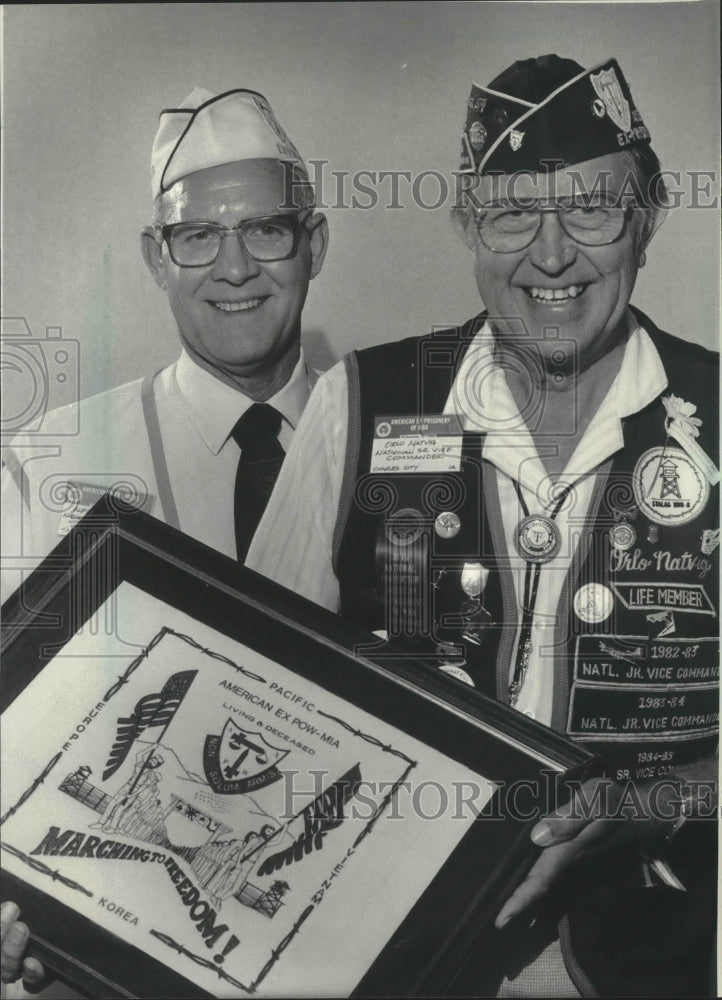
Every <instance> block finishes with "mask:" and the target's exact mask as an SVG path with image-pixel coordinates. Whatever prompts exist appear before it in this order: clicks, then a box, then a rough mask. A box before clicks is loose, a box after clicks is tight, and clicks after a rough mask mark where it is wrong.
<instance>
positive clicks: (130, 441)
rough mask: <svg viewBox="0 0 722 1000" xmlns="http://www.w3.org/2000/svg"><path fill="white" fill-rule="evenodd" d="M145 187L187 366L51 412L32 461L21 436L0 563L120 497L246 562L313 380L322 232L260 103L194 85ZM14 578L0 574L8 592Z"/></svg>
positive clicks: (290, 150) (152, 238)
mask: <svg viewBox="0 0 722 1000" xmlns="http://www.w3.org/2000/svg"><path fill="white" fill-rule="evenodd" d="M151 181H152V193H153V199H154V221H153V225H150V226H148V227H146V229H145V230H144V231H143V235H142V250H143V257H144V259H145V262H146V263H147V265H148V267H149V268H150V270H151V272H152V274H153V277H154V278H155V280H156V282H157V283H158V285H159V286H160V287H161V288H162V289H164V290H165V291H166V293H167V295H168V301H169V303H170V306H171V309H172V311H173V315H174V317H175V320H176V323H177V326H178V332H179V335H180V339H181V345H182V351H181V355H180V357H179V359H178V361H177V362H176V363H175V364H173V365H171V366H170V367H168V368H166V369H164V370H163V371H161V372H159V373H157V375H155V376H150V377H148V378H146V379H140V380H138V381H136V382H131V383H128V384H126V385H123V386H120V387H118V388H115V389H112V390H110V391H109V392H105V393H102V394H100V395H98V396H94V397H92V398H91V399H87V400H83V401H82V402H81V403H80V404H78V405H73V406H71V407H65V408H63V409H61V410H57V411H55V412H53V413H51V414H49V415H47V417H46V418H45V421H44V423H43V428H42V430H43V436H44V437H45V436H47V437H48V438H49V439H51V440H52V439H53V438H54V437H56V436H57V441H58V442H59V444H60V445H61V448H59V449H58V448H49V449H45V450H44V452H43V453H42V454H41V453H40V451H39V450H38V448H37V446H36V445H37V441H36V440H35V439H31V438H27V439H26V438H24V437H22V436H20V437H18V438H17V439H16V440H15V441H14V442H13V446H12V447H11V448H10V449H9V450H8V451H7V452H6V453H4V462H5V468H4V470H3V506H4V518H3V524H4V530H5V531H7V533H8V539H9V544H8V547H7V548H6V549H5V552H6V553H9V552H16V551H17V540H18V539H22V553H23V559H24V564H25V565H30V564H32V563H33V562H37V561H39V559H41V558H42V557H43V556H45V555H46V554H47V553H48V552H49V551H50V550H51V549H52V548H53V547H54V546H55V545H56V544H57V542H58V539H59V536H60V535H62V534H63V533H66V532H67V531H68V529H69V527H70V526H71V524H72V523H73V522H74V520H76V519H77V518H78V517H79V516H80V515H81V514H82V513H83V512H84V511H85V510H87V509H88V507H89V506H90V505H91V504H92V503H93V502H94V500H95V499H97V497H98V495H100V494H101V493H103V492H105V491H114V490H117V491H119V492H120V494H121V495H122V496H124V497H125V498H126V499H133V500H134V502H136V503H137V504H138V505H140V506H141V507H143V508H144V509H146V510H148V511H149V512H150V513H152V514H153V515H154V516H156V517H159V518H161V519H162V520H164V521H165V522H166V523H168V524H172V525H174V526H175V527H179V528H180V529H181V530H182V531H185V532H186V533H187V534H190V535H192V536H193V537H195V538H198V539H199V540H200V541H202V542H205V543H206V544H208V545H210V546H212V547H213V548H215V549H217V550H219V551H221V552H223V553H225V554H226V555H230V556H233V557H239V558H241V559H243V558H244V557H245V554H246V550H247V548H248V544H249V542H250V540H251V538H252V536H253V532H254V530H255V527H256V525H257V523H258V519H259V517H260V514H261V512H262V510H263V507H264V506H265V502H266V500H267V497H268V495H269V494H270V490H271V488H272V485H273V480H274V478H275V475H276V473H277V471H278V468H279V467H280V462H281V460H282V458H283V455H284V452H285V449H286V448H287V447H288V445H289V443H290V440H291V436H292V434H293V429H294V428H295V426H296V424H297V422H298V419H299V417H300V415H301V412H302V410H303V407H304V405H305V403H306V401H307V399H308V395H309V391H310V386H311V384H312V382H313V381H314V379H315V377H316V375H317V373H315V372H313V371H312V370H311V369H310V368H309V366H308V365H307V364H306V362H305V361H304V358H303V354H302V350H301V312H302V309H303V305H304V302H305V299H306V294H307V291H308V285H309V281H310V280H311V279H312V278H314V277H315V276H316V275H317V274H318V272H319V271H320V269H321V265H322V263H323V258H324V254H325V250H326V242H327V225H326V220H325V217H324V216H323V215H322V214H320V213H317V212H315V211H314V199H313V189H312V188H311V186H310V185H309V184H308V183H307V171H306V168H305V166H304V163H303V161H302V159H301V157H300V155H299V153H298V151H297V150H296V148H295V146H294V145H293V143H292V142H291V140H290V139H289V138H288V136H287V135H286V133H285V132H284V130H283V129H282V128H281V126H280V124H279V123H278V121H277V120H276V118H275V117H274V115H273V112H272V110H271V108H270V106H269V104H268V102H267V101H266V99H265V98H264V97H263V96H262V95H261V94H258V93H255V92H254V91H250V90H240V89H239V90H231V91H228V92H225V93H222V94H217V95H214V94H211V93H210V92H209V91H207V90H203V89H201V88H196V89H195V90H194V91H193V92H192V93H191V94H190V95H189V96H188V97H187V98H186V99H185V100H184V101H183V102H182V103H181V104H180V106H179V107H178V108H175V109H173V110H168V111H163V112H162V113H161V116H160V124H159V127H158V132H157V135H156V137H155V142H154V144H153V152H152V158H151ZM78 427H79V429H80V430H79V433H72V431H73V429H74V428H78ZM211 508H212V511H213V514H212V516H210V515H209V510H210V509H211ZM18 582H19V581H18V580H17V579H10V578H9V576H8V575H7V574H6V575H5V579H4V583H3V587H4V593H5V594H7V593H8V591H9V589H11V588H12V587H13V586H14V585H17V583H18Z"/></svg>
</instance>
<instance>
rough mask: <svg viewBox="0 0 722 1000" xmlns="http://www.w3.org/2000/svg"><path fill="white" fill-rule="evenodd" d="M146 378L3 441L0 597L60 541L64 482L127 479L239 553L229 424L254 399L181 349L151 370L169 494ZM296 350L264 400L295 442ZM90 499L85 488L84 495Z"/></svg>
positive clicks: (203, 535) (303, 387)
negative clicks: (151, 424)
mask: <svg viewBox="0 0 722 1000" xmlns="http://www.w3.org/2000/svg"><path fill="white" fill-rule="evenodd" d="M142 385H143V380H140V379H139V380H137V381H134V382H128V383H126V384H125V385H121V386H118V387H117V388H115V389H111V390H109V391H108V392H103V393H99V394H98V395H96V396H92V397H90V398H89V399H85V400H82V401H81V402H79V403H75V404H72V405H70V406H65V407H62V408H61V409H58V410H55V411H53V412H51V413H49V414H48V415H47V416H46V418H45V419H44V421H43V424H42V426H41V428H40V430H41V432H42V433H39V434H34V435H29V434H20V435H18V436H17V437H16V438H15V439H14V440H13V441H12V443H11V445H10V446H9V447H8V448H6V449H4V451H3V471H2V501H3V518H2V522H3V547H2V551H3V558H2V591H3V600H4V599H5V598H6V597H7V596H9V594H10V593H11V592H12V591H13V590H14V589H15V587H17V586H18V584H19V583H20V580H21V579H22V576H23V575H26V574H27V573H28V572H29V571H30V570H32V569H33V568H34V567H35V566H36V565H37V564H38V563H39V562H40V561H41V560H42V559H43V558H44V557H45V556H46V555H47V554H48V553H49V552H50V551H51V549H52V548H53V547H54V546H55V545H57V543H58V541H59V540H60V538H61V537H62V535H63V534H64V533H65V532H67V530H68V527H69V523H70V521H69V516H68V508H69V504H68V502H67V500H65V499H64V497H65V493H66V491H65V490H64V484H65V483H67V482H72V483H74V484H80V485H81V486H83V487H90V488H92V489H93V490H95V491H96V493H97V495H100V493H101V492H102V491H103V490H106V489H112V488H114V487H116V488H117V487H118V486H119V484H125V486H126V487H127V490H128V492H129V494H130V495H131V496H133V495H135V496H136V498H137V499H138V501H139V503H140V505H142V506H143V507H144V509H146V510H147V511H149V512H150V513H151V514H152V515H153V516H155V517H158V518H159V519H160V520H166V521H167V520H169V518H168V516H167V509H168V507H169V506H173V505H174V506H175V508H176V510H177V513H178V526H179V527H180V529H181V530H182V531H184V532H186V534H189V535H191V536H192V537H193V538H196V539H198V540H199V541H201V542H204V543H205V544H207V545H210V546H211V547H212V548H214V549H217V550H218V551H219V552H223V553H225V554H226V555H229V556H231V557H233V558H235V551H236V549H235V528H234V518H233V493H234V485H235V475H236V469H237V466H238V459H239V457H240V449H239V447H238V445H237V444H236V442H235V441H234V440H233V438H232V437H231V436H230V434H231V431H232V429H233V427H234V425H235V423H236V421H237V420H238V419H239V417H240V416H241V415H242V414H243V413H244V412H245V410H246V409H247V408H248V407H249V406H250V405H251V404H252V402H253V400H251V399H249V398H248V397H247V396H244V395H243V394H242V393H241V392H239V391H238V390H236V389H233V388H232V387H231V386H229V385H226V384H225V383H224V382H221V381H220V380H219V379H217V378H216V377H215V376H214V375H213V374H211V373H210V372H209V371H206V370H205V369H203V368H201V367H199V366H198V365H197V364H196V363H195V362H194V361H193V360H192V359H191V358H190V356H189V355H188V354H187V353H186V352H185V351H183V352H182V353H181V356H180V358H179V359H178V361H176V362H175V364H172V365H170V366H169V367H168V368H165V369H163V370H162V371H161V372H159V373H158V375H157V376H156V377H155V379H154V380H153V387H152V396H153V401H154V404H155V406H154V409H155V412H156V413H157V420H158V428H159V431H160V434H159V439H160V454H161V456H162V458H163V459H164V464H165V465H166V466H167V470H168V480H169V483H170V491H171V494H172V499H171V503H170V505H169V504H168V498H167V497H164V496H163V483H162V477H161V483H160V486H159V482H158V478H159V477H158V475H157V464H156V463H154V460H153V454H152V449H151V443H150V437H149V428H148V426H147V424H146V419H145V413H144V408H143V404H142V398H141V394H142ZM309 391H310V390H309V377H308V375H307V369H306V365H305V362H304V359H303V356H301V357H300V358H299V360H298V362H297V364H296V366H295V368H294V370H293V372H292V374H291V378H290V379H289V381H288V382H287V383H286V385H285V386H283V388H282V389H281V390H280V391H279V392H277V393H276V394H275V395H274V396H272V397H271V398H270V399H269V400H268V402H269V403H270V404H271V405H272V406H275V407H276V409H278V410H279V411H280V413H281V414H282V417H283V421H282V425H281V430H280V432H279V440H280V442H281V444H282V445H283V447H284V449H287V448H288V447H289V445H290V442H291V437H292V435H293V431H294V428H295V426H296V424H297V423H298V421H299V418H300V416H301V413H302V411H303V408H304V405H305V403H306V400H307V399H308V396H309ZM85 499H87V497H85Z"/></svg>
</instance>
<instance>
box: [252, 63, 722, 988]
mask: <svg viewBox="0 0 722 1000" xmlns="http://www.w3.org/2000/svg"><path fill="white" fill-rule="evenodd" d="M461 166H462V178H463V181H464V183H463V184H462V185H461V192H460V197H459V200H458V203H457V204H456V205H455V206H454V209H453V219H454V223H455V226H456V228H457V230H458V231H459V233H460V235H461V236H462V238H463V239H464V241H465V242H466V244H467V246H468V247H469V249H470V250H471V251H472V252H473V254H474V256H475V275H476V280H477V284H478V287H479V292H480V294H481V297H482V299H483V301H484V305H485V307H486V311H485V312H484V313H482V314H480V315H479V316H477V317H475V318H474V319H472V320H470V321H469V322H467V323H466V324H465V325H464V326H462V327H460V328H458V329H452V330H444V331H441V332H435V333H434V334H432V335H430V336H428V337H424V338H421V339H416V338H414V339H409V340H405V341H401V342H399V343H394V344H387V345H384V346H381V347H376V348H371V349H369V350H365V351H360V352H358V353H354V354H352V355H350V356H349V357H347V358H346V359H345V360H344V362H342V363H341V364H340V365H338V366H336V367H335V368H334V369H332V370H331V371H330V372H328V373H327V374H326V375H325V376H323V377H322V379H321V380H320V382H319V385H318V387H317V389H316V391H315V393H314V396H313V399H312V401H311V403H310V405H309V407H308V409H307V411H306V414H305V415H304V419H303V421H302V422H301V425H300V426H299V429H298V432H297V435H296V438H295V440H294V445H293V448H292V450H291V454H290V455H289V458H288V460H287V462H286V464H285V466H284V469H283V471H282V474H281V479H280V481H279V484H278V487H277V490H276V493H275V494H274V497H273V498H272V500H271V504H270V505H269V508H268V510H267V511H266V515H265V518H264V520H263V521H262V523H261V526H260V528H259V531H258V534H257V535H256V538H255V540H254V542H253V544H252V546H251V550H250V552H249V559H248V562H249V564H250V565H251V566H253V567H254V568H255V569H258V570H260V571H261V572H264V573H266V574H267V575H269V576H271V577H273V578H274V579H276V580H278V581H279V582H281V583H284V584H285V585H286V586H288V587H291V588H292V589H294V590H297V591H299V592H301V593H303V594H305V595H306V596H308V597H311V598H312V599H314V600H316V601H317V602H319V603H321V604H323V605H325V606H326V607H328V608H331V609H334V610H339V611H340V613H341V614H342V615H344V616H345V617H346V618H348V619H349V620H351V621H354V622H356V623H358V624H361V625H363V626H365V627H367V628H369V629H372V630H374V631H377V632H378V631H386V632H388V633H390V634H391V638H393V639H395V640H396V641H397V642H398V641H401V642H404V643H406V645H407V647H408V648H409V649H411V650H413V651H414V652H415V653H416V654H417V655H420V656H423V657H425V658H426V659H427V660H428V659H432V660H435V662H436V663H437V664H438V666H440V667H441V668H442V669H444V670H446V671H447V672H448V673H450V674H451V675H452V676H454V677H455V678H456V680H457V681H458V682H459V683H466V684H471V685H474V686H475V687H477V688H478V689H479V690H481V691H484V692H485V693H487V694H490V695H491V696H493V697H496V698H498V699H501V700H503V701H506V702H508V703H509V704H510V705H512V706H513V707H514V708H516V709H517V710H518V711H520V712H523V713H524V714H525V715H527V716H529V717H530V718H532V719H536V720H537V721H539V722H541V723H543V724H545V725H547V726H552V727H554V728H555V729H557V730H559V731H561V732H563V733H565V734H567V735H568V736H569V737H570V738H571V739H574V740H577V741H579V742H580V743H581V744H582V745H584V746H585V747H587V748H588V749H590V750H591V751H593V752H596V753H598V754H600V756H601V760H602V762H603V766H604V771H605V774H606V776H607V780H606V781H605V782H602V783H596V784H594V785H587V786H585V788H584V789H582V794H584V795H586V808H584V805H585V803H584V801H583V800H577V801H575V803H573V805H574V806H575V807H576V809H574V808H572V807H566V808H564V809H561V810H560V812H559V813H557V814H553V815H550V816H548V817H546V818H544V819H543V820H542V821H541V822H539V823H538V824H537V826H536V827H535V828H534V831H533V834H532V837H533V840H534V842H535V843H536V844H537V845H538V846H540V847H542V848H543V850H542V852H541V854H540V857H539V860H538V861H537V862H536V864H535V866H534V868H533V869H532V871H531V873H530V875H529V876H528V878H527V879H526V880H525V882H524V883H523V884H522V886H520V888H519V889H518V890H517V892H516V893H515V894H514V895H513V896H512V898H511V899H510V900H508V901H507V903H506V904H505V905H504V907H503V909H502V910H501V912H500V913H499V915H498V917H497V925H498V927H499V928H504V930H503V932H502V937H501V938H500V951H501V947H502V941H506V943H507V945H510V949H511V954H512V959H511V960H510V962H509V963H508V964H507V966H506V968H505V970H504V972H505V975H504V976H503V977H501V980H500V982H499V983H496V984H493V985H490V984H489V983H488V982H487V983H484V981H483V978H482V979H481V980H480V981H477V983H476V985H475V986H474V985H471V987H470V988H471V990H472V991H473V992H475V991H476V990H477V989H480V991H481V992H482V993H483V992H484V990H485V989H486V990H498V992H499V995H507V996H509V995H514V996H562V995H566V996H573V995H577V992H582V993H583V994H588V995H596V994H597V993H601V994H603V995H622V994H623V995H645V996H650V995H672V994H674V995H697V994H703V993H706V992H708V991H709V990H710V984H709V972H710V968H711V965H710V961H711V952H712V940H713V933H714V912H715V909H714V907H715V870H716V869H715V864H714V858H715V844H714V838H713V837H711V836H708V834H709V833H710V832H712V831H710V830H709V826H710V824H708V823H700V822H688V820H692V818H693V817H697V816H699V815H700V814H702V813H709V812H710V809H711V797H712V795H713V794H716V791H715V789H714V787H713V786H714V777H715V774H716V768H715V767H714V765H713V763H712V762H711V760H710V758H711V755H712V754H713V753H714V748H715V745H716V739H717V697H718V693H717V667H716V663H717V658H716V657H717V635H716V632H717V630H716V627H713V626H712V624H711V623H713V622H716V621H718V618H717V615H718V565H717V561H718V541H719V532H718V513H717V508H716V499H717V498H716V487H717V484H718V482H719V473H718V471H717V469H716V468H715V465H714V462H713V461H712V460H711V458H710V455H712V454H714V453H715V451H716V444H717V431H716V424H717V403H716V396H717V358H716V356H715V355H713V354H712V353H711V352H708V351H706V350H704V349H702V348H701V347H699V346H697V345H695V344H692V343H690V342H688V341H683V340H680V339H678V338H676V337H673V336H671V335H670V334H668V333H664V332H662V331H661V330H659V329H658V328H657V327H656V326H655V324H654V323H653V322H652V321H651V320H650V319H649V318H648V317H646V316H644V315H643V314H642V313H640V312H639V311H638V310H636V309H633V308H632V307H631V306H630V305H629V299H630V296H631V294H632V290H633V287H634V284H635V280H636V278H637V273H638V270H639V268H641V267H642V266H643V265H644V262H645V253H646V251H647V247H648V245H649V243H650V240H651V239H652V236H653V235H654V232H655V230H656V228H657V227H658V225H659V223H660V222H661V220H662V216H663V212H664V201H665V195H664V185H663V183H662V179H661V175H660V167H659V161H658V160H657V157H656V155H655V154H654V152H653V151H652V149H651V146H650V136H649V132H648V130H647V127H646V126H645V124H644V121H643V119H642V116H641V113H640V111H639V110H638V108H637V106H636V104H635V102H634V99H633V98H632V94H631V92H630V89H629V86H628V85H627V82H626V80H625V78H624V75H623V73H622V71H621V69H620V67H619V66H618V65H617V63H616V61H615V60H613V59H610V60H607V61H606V62H604V63H601V64H600V65H598V66H595V67H593V68H592V69H589V70H585V69H583V68H582V67H581V66H579V65H578V64H577V63H575V62H573V61H572V60H568V59H560V58H558V57H557V56H544V57H541V58H539V59H528V60H524V61H522V62H518V63H515V64H514V65H513V66H511V67H510V68H509V69H508V70H506V71H505V72H504V73H502V74H501V75H500V76H499V77H497V78H496V79H495V80H494V81H493V82H492V83H491V84H490V85H489V86H488V87H479V86H474V87H473V88H472V91H471V95H470V97H469V100H468V103H467V119H466V123H465V127H464V131H463V138H462V164H461ZM408 473H413V475H409V474H408ZM291 496H292V497H293V503H292V504H291V503H290V502H289V497H291ZM291 511H292V512H293V513H292V516H289V514H290V512H291ZM700 782H701V784H700ZM590 803H591V806H590ZM625 803H626V808H625ZM630 803H631V804H630ZM615 815H616V817H617V820H615V819H612V818H609V817H611V816H615ZM630 818H631V819H633V820H636V822H627V821H625V820H628V819H630ZM618 820H621V821H618ZM602 849H603V850H602ZM551 890H554V892H553V893H551ZM552 899H553V901H554V902H553V905H552ZM562 915H564V916H563V919H562V920H561V923H559V930H558V933H557V930H556V925H557V923H558V920H559V918H560V917H561V916H562ZM531 916H534V917H535V918H536V920H535V923H534V928H533V929H532V930H530V929H529V927H528V921H529V919H530V917H531ZM480 983H483V986H480Z"/></svg>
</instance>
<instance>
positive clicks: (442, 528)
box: [434, 510, 461, 538]
mask: <svg viewBox="0 0 722 1000" xmlns="http://www.w3.org/2000/svg"><path fill="white" fill-rule="evenodd" d="M434 531H435V532H436V534H437V535H439V537H440V538H454V537H455V536H456V535H458V534H459V532H460V531H461V521H460V520H459V516H458V514H454V513H453V511H450V510H444V511H442V512H441V513H440V514H439V516H438V517H437V518H436V520H435V521H434Z"/></svg>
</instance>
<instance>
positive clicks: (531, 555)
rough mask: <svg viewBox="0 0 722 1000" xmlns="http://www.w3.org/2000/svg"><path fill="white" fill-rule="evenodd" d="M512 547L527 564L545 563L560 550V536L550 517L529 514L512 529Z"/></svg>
mask: <svg viewBox="0 0 722 1000" xmlns="http://www.w3.org/2000/svg"><path fill="white" fill-rule="evenodd" d="M514 547H515V549H516V551H517V553H518V554H519V555H520V556H521V558H522V559H525V560H526V561H527V562H532V563H547V562H549V561H550V560H551V559H553V558H554V557H555V556H556V555H557V553H558V552H559V550H560V549H561V547H562V535H561V532H560V530H559V528H558V527H557V525H556V522H555V521H552V519H551V518H550V517H546V515H544V514H529V515H528V516H527V517H524V518H522V519H521V521H520V522H519V524H518V525H517V526H516V528H515V529H514Z"/></svg>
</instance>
